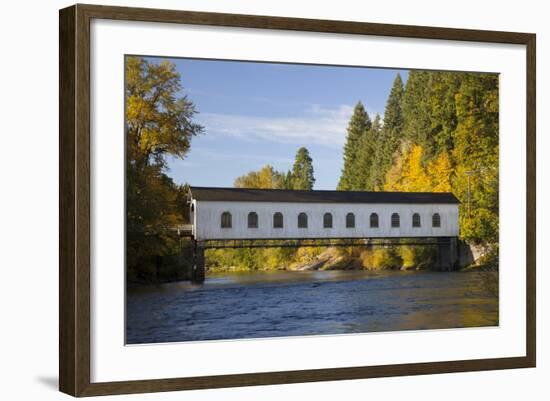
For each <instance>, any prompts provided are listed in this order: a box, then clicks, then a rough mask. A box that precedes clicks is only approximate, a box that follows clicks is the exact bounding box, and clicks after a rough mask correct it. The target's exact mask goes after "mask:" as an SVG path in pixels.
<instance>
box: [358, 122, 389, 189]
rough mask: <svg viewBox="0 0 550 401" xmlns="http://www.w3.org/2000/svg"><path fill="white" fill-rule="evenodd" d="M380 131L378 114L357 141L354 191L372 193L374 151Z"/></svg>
mask: <svg viewBox="0 0 550 401" xmlns="http://www.w3.org/2000/svg"><path fill="white" fill-rule="evenodd" d="M381 131H382V122H381V118H380V114H376V116H375V117H374V121H373V122H372V126H371V127H370V129H369V130H367V131H366V132H365V134H364V135H363V136H362V137H361V139H360V141H359V148H358V150H357V162H356V163H357V171H356V173H355V174H356V176H355V179H354V180H353V181H354V185H353V189H354V190H360V191H374V189H375V184H374V178H373V177H372V173H373V163H374V161H375V150H376V144H377V141H378V140H379V138H380V133H381Z"/></svg>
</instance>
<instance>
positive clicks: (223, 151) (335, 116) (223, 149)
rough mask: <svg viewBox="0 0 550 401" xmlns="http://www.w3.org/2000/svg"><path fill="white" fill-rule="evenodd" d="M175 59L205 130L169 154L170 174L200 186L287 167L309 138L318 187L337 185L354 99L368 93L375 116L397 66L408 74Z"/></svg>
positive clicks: (222, 184)
mask: <svg viewBox="0 0 550 401" xmlns="http://www.w3.org/2000/svg"><path fill="white" fill-rule="evenodd" d="M150 60H156V61H159V59H150ZM169 60H170V61H172V62H173V63H175V64H176V67H177V70H178V71H179V72H180V74H181V81H182V85H183V87H184V89H183V91H182V94H185V95H187V96H188V98H189V99H190V100H191V101H192V102H193V103H194V104H195V105H196V109H197V110H198V111H199V114H197V115H196V116H195V120H196V121H197V122H199V123H200V124H202V125H203V126H204V127H205V132H204V134H203V135H200V136H197V137H195V138H193V140H192V144H191V150H190V152H189V153H188V154H187V156H186V158H185V159H184V160H181V159H170V160H169V171H168V174H169V175H170V176H171V177H172V178H173V179H174V181H176V182H177V183H185V182H187V183H189V184H191V185H196V186H219V187H230V186H233V181H234V180H235V178H236V177H238V176H240V175H243V174H246V173H247V172H249V171H253V170H259V169H260V168H261V167H262V166H264V165H266V164H271V165H272V166H273V167H274V168H275V169H277V170H284V171H286V170H288V169H290V168H291V167H292V163H293V160H294V156H295V154H296V151H297V150H298V148H299V147H301V146H305V147H307V148H308V149H309V152H310V155H311V157H312V159H313V167H314V170H315V178H316V183H315V189H335V188H336V185H337V183H338V179H339V177H340V172H341V168H342V149H343V145H344V141H345V137H346V127H347V124H348V121H349V118H350V116H351V113H352V110H353V107H354V105H355V104H356V103H357V102H358V101H359V100H360V101H362V102H363V104H364V105H365V107H366V109H367V111H368V113H369V114H370V116H371V118H374V116H375V114H376V113H380V114H381V115H383V112H384V107H385V103H386V99H387V97H388V94H389V92H390V89H391V85H392V83H393V80H394V78H395V76H396V74H397V73H398V72H399V73H400V74H401V77H402V78H403V80H404V81H405V80H406V78H407V75H408V72H407V71H406V70H390V69H376V68H356V67H332V66H318V65H315V66H312V65H298V64H275V63H255V62H238V61H217V60H193V59H169Z"/></svg>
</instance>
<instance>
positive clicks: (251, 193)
mask: <svg viewBox="0 0 550 401" xmlns="http://www.w3.org/2000/svg"><path fill="white" fill-rule="evenodd" d="M190 193H191V198H192V199H196V200H198V201H218V202H290V203H293V202H300V203H424V204H427V203H437V204H458V203H460V201H459V200H458V199H457V198H456V197H455V196H454V195H453V194H452V193H451V192H366V191H317V190H313V191H304V190H288V189H252V188H215V187H190Z"/></svg>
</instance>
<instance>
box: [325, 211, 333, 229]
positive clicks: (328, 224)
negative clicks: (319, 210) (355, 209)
mask: <svg viewBox="0 0 550 401" xmlns="http://www.w3.org/2000/svg"><path fill="white" fill-rule="evenodd" d="M323 228H332V214H330V213H325V214H324V216H323Z"/></svg>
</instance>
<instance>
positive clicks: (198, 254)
mask: <svg viewBox="0 0 550 401" xmlns="http://www.w3.org/2000/svg"><path fill="white" fill-rule="evenodd" d="M205 275H206V269H205V266H204V242H202V241H193V271H192V272H191V281H192V282H193V283H197V284H201V283H203V282H204V277H205Z"/></svg>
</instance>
